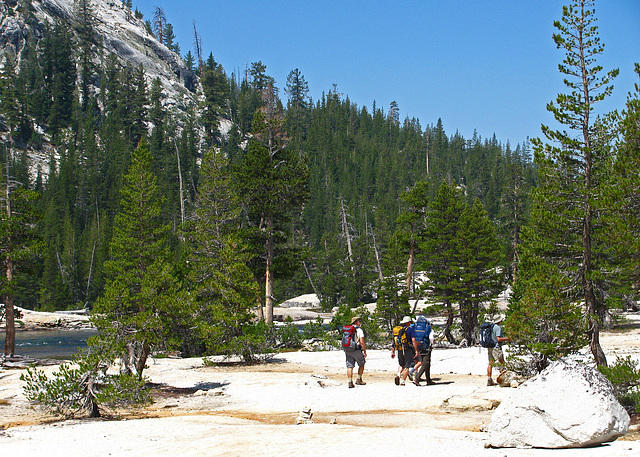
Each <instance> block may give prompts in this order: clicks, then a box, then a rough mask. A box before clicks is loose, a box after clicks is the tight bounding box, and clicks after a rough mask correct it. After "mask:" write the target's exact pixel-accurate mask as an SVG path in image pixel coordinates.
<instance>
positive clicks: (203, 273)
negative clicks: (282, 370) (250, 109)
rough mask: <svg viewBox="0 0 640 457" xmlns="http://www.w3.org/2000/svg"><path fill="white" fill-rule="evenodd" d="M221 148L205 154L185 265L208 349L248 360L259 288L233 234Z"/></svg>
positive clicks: (232, 199)
mask: <svg viewBox="0 0 640 457" xmlns="http://www.w3.org/2000/svg"><path fill="white" fill-rule="evenodd" d="M228 167H229V164H228V160H227V159H226V158H224V156H223V155H222V154H221V153H217V154H216V153H214V152H213V151H208V152H206V153H205V155H204V157H203V161H202V169H201V175H200V176H201V179H200V182H201V185H200V188H199V193H198V200H197V205H196V218H195V222H194V226H193V231H192V232H191V236H192V245H193V248H192V249H193V252H192V254H191V260H190V262H189V263H190V265H192V267H191V269H190V282H191V284H192V287H193V290H192V297H194V298H193V300H192V306H193V310H194V316H195V322H196V325H197V327H196V328H197V329H198V332H199V335H200V338H201V339H202V341H204V344H205V345H206V348H207V351H208V352H209V353H215V354H220V353H222V354H226V355H240V356H242V357H243V359H244V360H246V361H252V360H253V358H254V357H255V354H256V352H260V350H259V348H258V346H259V341H255V340H253V339H252V337H251V335H250V334H247V332H246V329H247V328H248V327H249V326H250V321H251V319H252V318H253V317H254V315H253V313H252V312H251V308H252V307H253V306H255V305H256V303H258V298H259V293H258V287H257V284H256V282H255V281H254V279H253V274H252V273H251V270H250V269H249V268H248V267H247V265H246V261H247V260H248V253H247V249H246V246H245V245H244V242H243V241H241V240H240V239H239V237H238V236H237V235H238V233H237V232H238V230H237V229H238V223H239V217H240V208H241V207H240V204H239V201H240V198H239V196H238V195H237V193H236V189H235V188H234V186H233V183H232V176H231V175H230V174H229V173H228Z"/></svg>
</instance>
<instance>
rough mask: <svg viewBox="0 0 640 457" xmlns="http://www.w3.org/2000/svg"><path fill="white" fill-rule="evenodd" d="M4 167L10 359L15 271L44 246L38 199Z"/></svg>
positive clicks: (4, 289) (0, 246)
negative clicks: (40, 232)
mask: <svg viewBox="0 0 640 457" xmlns="http://www.w3.org/2000/svg"><path fill="white" fill-rule="evenodd" d="M7 156H9V154H7ZM8 158H9V157H7V159H8ZM4 165H5V170H4V171H5V172H4V173H3V174H2V178H3V179H2V182H1V184H2V188H3V189H2V190H3V194H4V195H3V198H1V199H0V262H1V265H2V267H3V272H2V275H1V276H0V293H1V294H2V299H3V303H4V306H3V314H4V320H5V329H6V332H5V333H6V337H5V343H4V354H5V355H9V354H13V353H15V344H16V339H15V308H14V297H15V294H16V286H17V277H16V271H18V270H19V269H20V268H22V269H24V268H25V267H26V266H27V265H28V263H29V262H30V261H31V260H32V259H33V258H35V257H36V256H37V255H38V253H39V252H41V250H42V248H43V246H42V244H41V242H40V241H39V238H38V236H37V225H36V223H37V222H38V221H37V216H36V213H35V211H34V200H35V199H37V198H38V195H37V194H36V193H35V192H33V191H31V190H29V189H27V188H26V187H24V186H23V185H18V183H16V182H15V181H14V180H13V179H12V177H11V174H10V172H9V171H10V168H9V161H8V160H7V162H6V163H5V164H4Z"/></svg>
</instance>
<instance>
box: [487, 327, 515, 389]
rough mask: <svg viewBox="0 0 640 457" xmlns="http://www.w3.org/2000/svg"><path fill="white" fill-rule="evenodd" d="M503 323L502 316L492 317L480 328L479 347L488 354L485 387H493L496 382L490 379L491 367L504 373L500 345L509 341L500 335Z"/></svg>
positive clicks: (502, 354)
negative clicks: (495, 366)
mask: <svg viewBox="0 0 640 457" xmlns="http://www.w3.org/2000/svg"><path fill="white" fill-rule="evenodd" d="M502 321H504V314H498V315H495V316H493V318H492V319H490V321H489V322H484V323H483V324H482V325H481V326H480V346H482V347H485V348H487V351H488V353H489V365H488V366H487V385H488V386H495V385H496V382H495V381H494V380H493V378H492V377H491V375H492V371H493V365H494V364H497V365H499V366H500V372H501V373H502V371H504V364H505V361H504V353H503V352H502V344H504V343H507V342H509V341H511V339H510V338H507V337H505V336H504V335H503V333H502V328H501V327H500V324H501V323H502Z"/></svg>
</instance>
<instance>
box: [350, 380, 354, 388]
mask: <svg viewBox="0 0 640 457" xmlns="http://www.w3.org/2000/svg"><path fill="white" fill-rule="evenodd" d="M354 387H355V386H354V385H353V381H349V389H353V388H354Z"/></svg>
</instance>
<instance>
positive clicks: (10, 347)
mask: <svg viewBox="0 0 640 457" xmlns="http://www.w3.org/2000/svg"><path fill="white" fill-rule="evenodd" d="M10 181H11V180H10V179H9V153H8V152H7V165H6V187H5V198H6V201H5V204H6V208H7V219H11V184H10ZM13 271H14V266H13V259H12V258H11V238H10V237H9V238H8V239H7V259H6V270H5V275H6V278H7V284H8V285H9V284H11V283H12V282H13ZM4 310H5V315H4V316H5V340H4V355H13V354H14V353H15V352H16V317H15V316H16V315H15V310H14V308H13V294H12V293H11V292H8V293H5V294H4Z"/></svg>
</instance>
